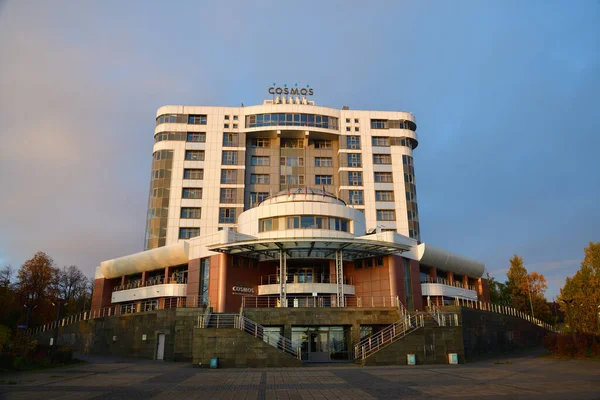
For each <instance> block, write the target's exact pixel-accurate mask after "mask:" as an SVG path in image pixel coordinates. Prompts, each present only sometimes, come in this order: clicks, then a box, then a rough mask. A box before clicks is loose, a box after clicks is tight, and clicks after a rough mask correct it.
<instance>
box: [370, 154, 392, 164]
mask: <svg viewBox="0 0 600 400" xmlns="http://www.w3.org/2000/svg"><path fill="white" fill-rule="evenodd" d="M391 163H392V156H391V155H390V154H373V164H391Z"/></svg>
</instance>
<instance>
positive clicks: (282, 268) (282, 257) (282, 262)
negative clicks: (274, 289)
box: [279, 249, 287, 307]
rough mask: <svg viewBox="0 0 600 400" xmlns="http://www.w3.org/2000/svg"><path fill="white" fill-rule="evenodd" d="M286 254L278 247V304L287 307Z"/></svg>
mask: <svg viewBox="0 0 600 400" xmlns="http://www.w3.org/2000/svg"><path fill="white" fill-rule="evenodd" d="M286 282H287V254H286V253H285V251H284V250H283V249H279V306H280V307H287V294H286Z"/></svg>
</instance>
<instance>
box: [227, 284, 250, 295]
mask: <svg viewBox="0 0 600 400" xmlns="http://www.w3.org/2000/svg"><path fill="white" fill-rule="evenodd" d="M231 291H232V292H233V294H242V295H243V294H254V287H252V286H247V285H235V286H233V287H232V288H231Z"/></svg>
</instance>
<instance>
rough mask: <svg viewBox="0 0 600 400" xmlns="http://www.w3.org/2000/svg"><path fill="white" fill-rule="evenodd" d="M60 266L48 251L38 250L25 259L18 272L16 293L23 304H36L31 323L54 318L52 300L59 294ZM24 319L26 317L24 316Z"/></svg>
mask: <svg viewBox="0 0 600 400" xmlns="http://www.w3.org/2000/svg"><path fill="white" fill-rule="evenodd" d="M58 272H59V270H58V268H56V267H54V261H53V260H52V258H50V257H49V256H48V255H47V254H46V253H44V252H42V251H38V252H37V253H35V255H34V256H33V258H31V259H30V260H27V261H25V263H24V264H23V265H22V266H21V268H20V269H19V272H18V273H17V282H16V295H17V297H18V298H19V301H20V302H21V303H22V304H24V305H25V304H28V305H30V306H31V305H32V304H33V303H34V304H35V309H36V312H35V315H36V317H35V318H33V319H32V320H31V321H30V322H31V323H46V322H49V321H52V320H53V318H54V313H55V312H56V311H54V307H53V306H52V300H53V299H55V298H56V297H57V295H58V290H57V287H58ZM23 319H24V318H23Z"/></svg>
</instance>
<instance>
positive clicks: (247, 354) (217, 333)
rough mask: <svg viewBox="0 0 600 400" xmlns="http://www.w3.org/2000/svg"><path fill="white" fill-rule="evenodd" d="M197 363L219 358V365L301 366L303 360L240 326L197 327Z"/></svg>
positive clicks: (241, 366) (197, 364)
mask: <svg viewBox="0 0 600 400" xmlns="http://www.w3.org/2000/svg"><path fill="white" fill-rule="evenodd" d="M193 335H194V346H193V350H192V354H193V363H194V366H202V367H206V366H208V365H210V359H211V358H213V357H218V358H219V368H235V367H238V368H248V367H251V368H263V367H299V366H301V365H302V361H300V360H298V359H296V358H294V357H293V356H291V355H289V354H287V353H284V352H283V351H280V350H278V349H276V348H275V347H273V346H271V345H268V344H267V343H265V342H263V341H262V340H261V339H258V338H255V337H253V336H251V335H249V334H247V333H244V332H242V331H240V330H239V329H234V328H231V329H224V328H219V329H217V328H194V333H193Z"/></svg>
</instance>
